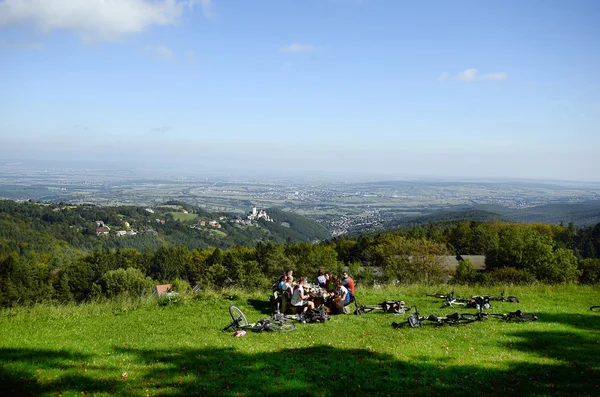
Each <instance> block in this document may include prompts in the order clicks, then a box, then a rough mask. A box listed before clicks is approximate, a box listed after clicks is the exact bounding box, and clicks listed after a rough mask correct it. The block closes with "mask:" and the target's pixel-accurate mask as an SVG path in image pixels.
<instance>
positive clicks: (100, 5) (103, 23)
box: [0, 0, 211, 42]
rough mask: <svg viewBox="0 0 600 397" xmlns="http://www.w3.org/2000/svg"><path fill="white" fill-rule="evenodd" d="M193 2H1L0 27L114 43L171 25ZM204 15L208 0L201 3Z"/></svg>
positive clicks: (148, 0)
mask: <svg viewBox="0 0 600 397" xmlns="http://www.w3.org/2000/svg"><path fill="white" fill-rule="evenodd" d="M196 3H197V1H196V0H156V1H151V0H4V1H1V2H0V27H2V26H32V27H34V28H35V29H37V30H40V31H42V32H50V31H53V30H69V31H72V32H74V33H75V34H77V35H78V36H79V37H80V38H81V39H82V40H83V41H84V42H95V41H102V40H115V39H118V38H119V37H121V36H123V35H126V34H131V33H138V32H142V31H144V30H146V29H148V28H149V27H150V26H154V25H173V24H175V23H177V22H178V21H179V19H180V18H181V16H182V15H183V13H184V12H185V10H186V9H188V8H191V7H192V6H193V5H194V4H196ZM200 4H201V6H202V8H203V10H204V13H205V15H206V14H207V11H206V10H209V9H210V8H211V2H210V1H209V0H201V2H200Z"/></svg>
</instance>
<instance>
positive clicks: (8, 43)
mask: <svg viewBox="0 0 600 397" xmlns="http://www.w3.org/2000/svg"><path fill="white" fill-rule="evenodd" d="M0 48H18V49H22V50H41V49H42V48H44V44H42V43H40V42H37V41H26V40H0Z"/></svg>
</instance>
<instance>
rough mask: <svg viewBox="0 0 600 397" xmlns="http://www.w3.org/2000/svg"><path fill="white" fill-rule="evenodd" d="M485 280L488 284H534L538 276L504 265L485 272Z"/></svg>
mask: <svg viewBox="0 0 600 397" xmlns="http://www.w3.org/2000/svg"><path fill="white" fill-rule="evenodd" d="M485 282H486V283H488V284H492V285H493V284H534V283H535V282H536V278H535V276H534V275H533V274H531V273H529V272H527V271H525V270H519V269H515V268H514V267H502V268H499V269H496V270H493V271H491V272H488V273H485Z"/></svg>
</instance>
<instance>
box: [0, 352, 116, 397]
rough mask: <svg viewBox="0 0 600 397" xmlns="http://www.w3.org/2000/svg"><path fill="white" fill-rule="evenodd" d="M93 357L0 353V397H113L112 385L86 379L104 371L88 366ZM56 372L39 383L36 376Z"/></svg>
mask: <svg viewBox="0 0 600 397" xmlns="http://www.w3.org/2000/svg"><path fill="white" fill-rule="evenodd" d="M92 357H93V356H91V355H86V354H80V353H72V352H65V351H57V350H42V349H0V385H1V387H0V396H39V395H44V394H47V393H56V392H67V391H69V392H73V391H75V392H84V391H86V390H97V391H99V392H106V393H114V392H115V391H116V390H117V389H116V388H115V381H111V380H109V379H101V378H99V379H94V378H93V377H90V376H88V375H85V372H87V370H88V369H90V370H91V371H97V370H105V369H106V368H98V367H94V366H88V365H87V364H86V363H87V362H89V361H91V359H92ZM46 370H50V371H53V372H59V375H58V376H57V377H55V376H52V379H50V378H48V379H40V377H39V372H40V371H46Z"/></svg>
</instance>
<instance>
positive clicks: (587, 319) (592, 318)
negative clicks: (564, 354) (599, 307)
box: [537, 312, 600, 331]
mask: <svg viewBox="0 0 600 397" xmlns="http://www.w3.org/2000/svg"><path fill="white" fill-rule="evenodd" d="M537 316H538V318H539V319H540V321H543V322H545V323H561V324H565V325H569V326H572V327H575V328H577V329H586V330H592V331H594V330H596V331H597V330H600V315H598V314H597V313H594V312H590V314H571V313H543V312H542V313H539V314H538V315H537Z"/></svg>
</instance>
